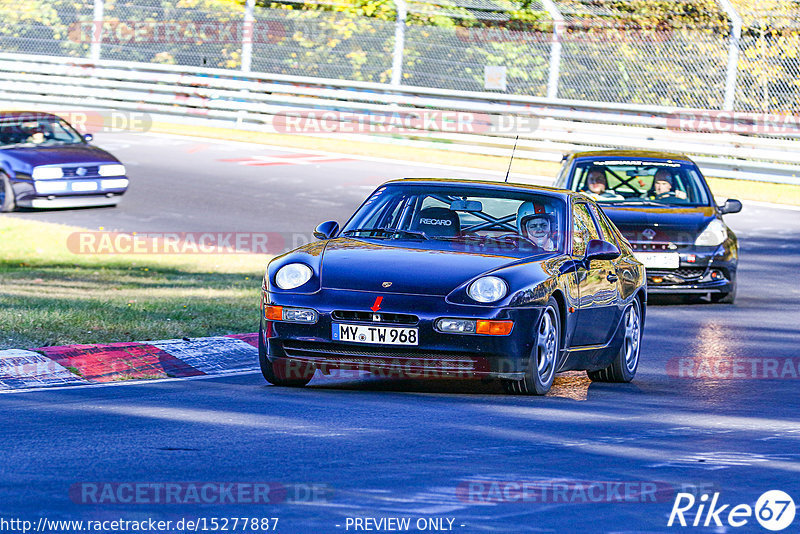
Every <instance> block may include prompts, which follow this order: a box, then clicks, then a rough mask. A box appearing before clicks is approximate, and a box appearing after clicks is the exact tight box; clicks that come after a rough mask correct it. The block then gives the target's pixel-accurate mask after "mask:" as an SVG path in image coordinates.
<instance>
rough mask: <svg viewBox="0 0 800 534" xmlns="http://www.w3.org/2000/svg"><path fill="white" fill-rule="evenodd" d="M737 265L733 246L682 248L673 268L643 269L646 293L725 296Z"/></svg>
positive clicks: (733, 281)
mask: <svg viewBox="0 0 800 534" xmlns="http://www.w3.org/2000/svg"><path fill="white" fill-rule="evenodd" d="M709 248H710V250H709ZM737 265H738V254H737V252H736V250H735V247H731V246H728V245H726V244H723V245H720V246H719V247H715V248H712V247H685V248H684V249H683V250H681V251H680V264H679V266H678V268H677V269H661V268H646V272H647V293H648V294H651V295H654V294H707V293H729V292H731V291H732V290H733V287H734V284H735V280H736V268H737Z"/></svg>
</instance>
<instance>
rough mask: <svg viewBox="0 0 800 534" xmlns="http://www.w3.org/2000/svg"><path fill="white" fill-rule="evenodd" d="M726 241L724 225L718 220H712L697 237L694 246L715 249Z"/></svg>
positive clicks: (726, 232)
mask: <svg viewBox="0 0 800 534" xmlns="http://www.w3.org/2000/svg"><path fill="white" fill-rule="evenodd" d="M726 239H728V229H727V228H726V227H725V223H723V222H722V221H720V220H719V219H714V220H713V221H711V222H710V223H708V226H706V229H705V230H703V231H702V233H700V235H699V236H697V239H695V241H694V244H695V245H697V246H698V247H716V246H717V245H719V244H721V243H722V242H724V241H725V240H726Z"/></svg>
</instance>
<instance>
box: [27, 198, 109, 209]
mask: <svg viewBox="0 0 800 534" xmlns="http://www.w3.org/2000/svg"><path fill="white" fill-rule="evenodd" d="M121 199H122V195H121V194H107V195H71V196H63V197H57V196H55V195H50V196H47V197H32V198H31V197H29V198H26V199H23V200H18V201H17V206H19V207H21V208H44V209H47V208H51V209H52V208H89V207H95V206H116V205H117V204H119V201H120V200H121Z"/></svg>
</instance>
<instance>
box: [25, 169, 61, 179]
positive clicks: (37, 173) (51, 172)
mask: <svg viewBox="0 0 800 534" xmlns="http://www.w3.org/2000/svg"><path fill="white" fill-rule="evenodd" d="M31 176H32V177H33V179H34V180H53V179H56V178H63V177H64V170H63V169H62V168H61V167H34V168H33V173H32V174H31Z"/></svg>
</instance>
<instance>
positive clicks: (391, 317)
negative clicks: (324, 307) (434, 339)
mask: <svg viewBox="0 0 800 534" xmlns="http://www.w3.org/2000/svg"><path fill="white" fill-rule="evenodd" d="M331 316H332V317H333V318H334V319H335V320H337V321H358V322H361V323H376V324H380V323H388V324H405V325H414V324H417V323H419V317H417V316H416V315H409V314H405V313H384V312H371V311H352V310H334V311H333V313H332V314H331ZM376 316H377V318H379V319H380V320H378V321H376V320H375V318H376Z"/></svg>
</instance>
